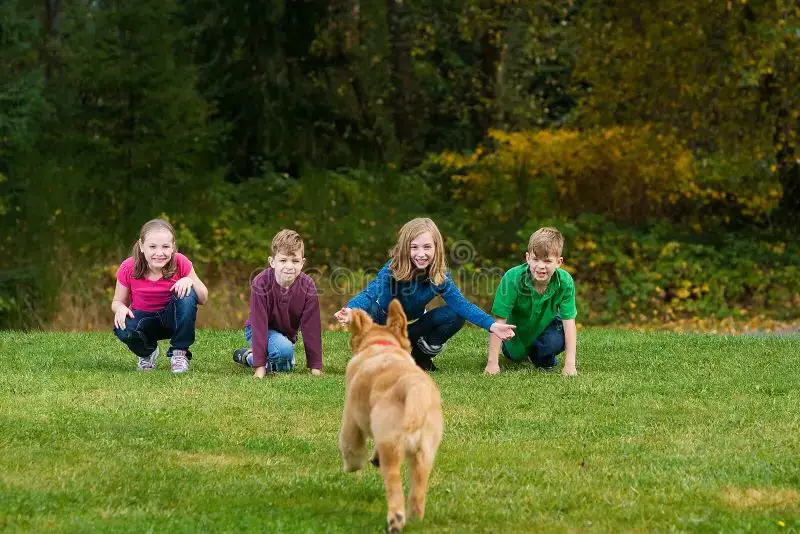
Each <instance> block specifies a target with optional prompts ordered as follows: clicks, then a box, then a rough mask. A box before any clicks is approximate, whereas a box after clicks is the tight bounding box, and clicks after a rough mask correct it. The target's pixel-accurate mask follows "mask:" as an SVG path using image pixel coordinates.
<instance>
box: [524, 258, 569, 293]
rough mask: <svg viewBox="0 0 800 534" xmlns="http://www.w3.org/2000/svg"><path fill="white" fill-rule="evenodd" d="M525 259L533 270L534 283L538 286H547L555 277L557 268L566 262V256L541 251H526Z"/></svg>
mask: <svg viewBox="0 0 800 534" xmlns="http://www.w3.org/2000/svg"><path fill="white" fill-rule="evenodd" d="M525 261H526V262H527V263H528V268H529V269H530V271H531V276H532V277H533V282H534V285H535V286H536V287H538V288H546V287H547V284H548V283H549V282H550V278H552V277H553V273H555V272H556V269H558V268H559V267H561V264H562V263H564V258H562V257H561V256H557V255H556V253H554V252H546V251H541V250H540V251H539V253H538V254H537V253H536V252H535V251H534V252H526V253H525Z"/></svg>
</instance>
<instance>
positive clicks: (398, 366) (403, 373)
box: [339, 300, 443, 532]
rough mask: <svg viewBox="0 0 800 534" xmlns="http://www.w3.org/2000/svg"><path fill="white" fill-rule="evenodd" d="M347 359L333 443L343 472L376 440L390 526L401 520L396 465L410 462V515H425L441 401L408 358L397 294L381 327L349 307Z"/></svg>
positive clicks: (356, 465)
mask: <svg viewBox="0 0 800 534" xmlns="http://www.w3.org/2000/svg"><path fill="white" fill-rule="evenodd" d="M351 331H352V334H353V335H352V338H351V340H350V345H351V347H352V349H353V359H352V360H350V363H349V364H348V365H347V373H346V375H345V385H346V396H345V403H344V415H343V417H342V428H341V431H340V432H339V449H340V450H341V453H342V459H343V460H344V470H345V472H351V471H357V470H359V469H361V468H362V467H364V464H365V463H366V460H367V447H366V440H367V437H372V438H373V439H374V441H375V456H374V458H373V463H376V465H377V464H379V466H380V469H381V474H382V475H383V480H384V486H385V488H386V500H387V504H388V512H387V516H386V518H387V524H388V529H389V532H399V531H400V530H402V528H403V526H404V525H405V522H406V513H405V512H404V509H403V481H402V477H401V474H400V466H401V464H402V462H403V458H404V457H405V458H406V459H408V462H409V485H410V492H409V496H408V517H417V518H420V519H421V518H422V517H423V516H424V515H425V494H426V493H427V489H428V476H429V475H430V472H431V469H432V468H433V461H434V458H435V456H436V451H437V449H438V448H439V443H440V442H441V439H442V426H443V421H442V402H441V396H440V394H439V389H438V388H437V387H436V384H435V383H434V381H433V380H432V379H431V377H430V376H428V375H427V374H426V373H425V372H424V371H423V370H422V369H420V368H419V367H417V365H416V364H415V363H414V360H413V358H411V354H410V349H411V344H410V343H409V341H408V334H407V319H406V315H405V313H404V312H403V307H402V306H401V305H400V303H399V302H398V301H396V300H395V301H392V303H391V305H390V306H389V313H388V320H387V321H386V326H380V325H377V324H375V323H373V322H372V319H370V317H369V315H367V314H366V313H364V312H363V311H361V310H353V321H352V325H351Z"/></svg>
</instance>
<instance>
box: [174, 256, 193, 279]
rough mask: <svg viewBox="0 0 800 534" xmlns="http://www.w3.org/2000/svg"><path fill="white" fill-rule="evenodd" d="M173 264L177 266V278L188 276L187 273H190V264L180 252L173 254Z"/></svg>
mask: <svg viewBox="0 0 800 534" xmlns="http://www.w3.org/2000/svg"><path fill="white" fill-rule="evenodd" d="M175 263H176V264H177V265H178V276H179V277H180V278H183V277H184V276H189V273H190V272H192V262H191V261H189V258H187V257H186V256H184V255H183V254H181V253H180V252H176V253H175Z"/></svg>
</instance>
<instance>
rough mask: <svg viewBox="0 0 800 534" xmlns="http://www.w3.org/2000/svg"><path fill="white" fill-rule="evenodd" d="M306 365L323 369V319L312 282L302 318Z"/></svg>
mask: <svg viewBox="0 0 800 534" xmlns="http://www.w3.org/2000/svg"><path fill="white" fill-rule="evenodd" d="M300 332H301V333H302V334H303V347H304V348H305V351H306V365H308V368H309V369H320V370H321V369H322V321H321V319H320V312H319V296H318V295H317V287H316V286H315V285H314V283H313V282H312V283H311V284H310V285H309V288H308V291H307V292H306V298H305V304H304V305H303V317H302V318H301V319H300Z"/></svg>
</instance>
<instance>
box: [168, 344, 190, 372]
mask: <svg viewBox="0 0 800 534" xmlns="http://www.w3.org/2000/svg"><path fill="white" fill-rule="evenodd" d="M169 368H170V370H171V371H172V372H173V373H175V374H177V373H185V372H186V371H188V370H189V359H188V358H186V351H185V350H181V349H172V358H171V361H170V362H169Z"/></svg>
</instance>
